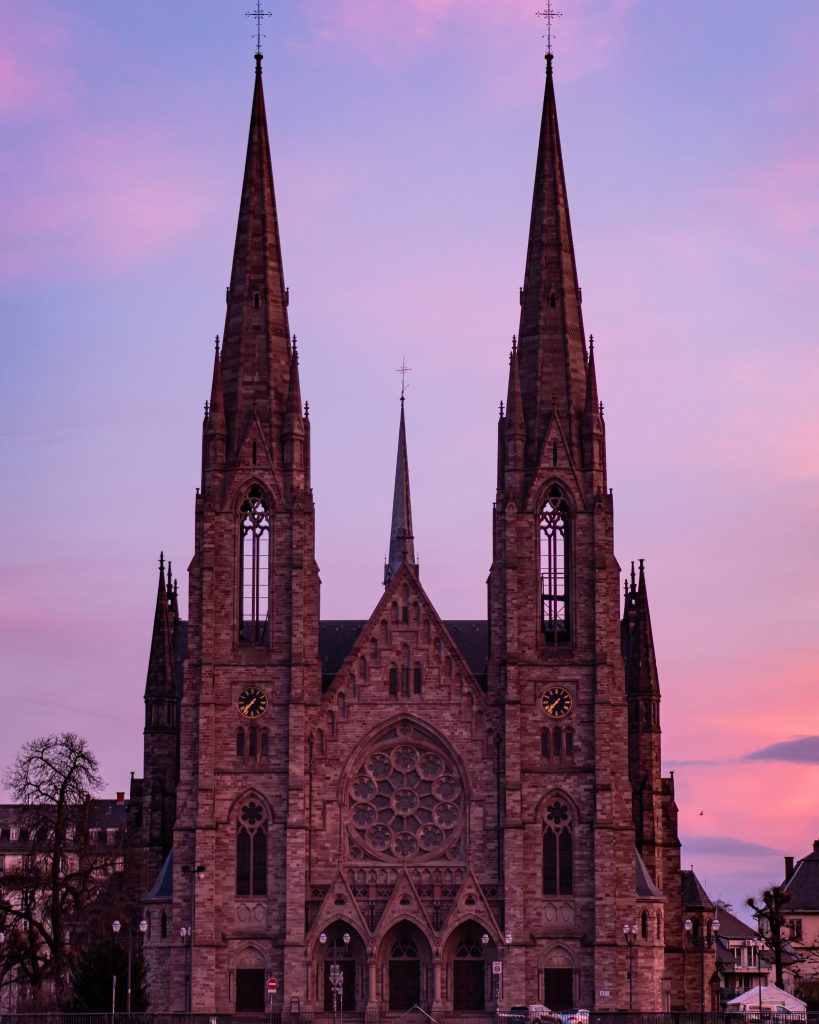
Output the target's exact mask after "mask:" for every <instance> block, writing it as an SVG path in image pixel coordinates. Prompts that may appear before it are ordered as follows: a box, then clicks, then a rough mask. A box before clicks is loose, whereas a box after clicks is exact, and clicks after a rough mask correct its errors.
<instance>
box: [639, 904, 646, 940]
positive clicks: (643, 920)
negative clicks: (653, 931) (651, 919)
mask: <svg viewBox="0 0 819 1024" xmlns="http://www.w3.org/2000/svg"><path fill="white" fill-rule="evenodd" d="M640 937H641V938H643V939H647V938H648V911H647V910H644V911H643V912H642V914H641V915H640Z"/></svg>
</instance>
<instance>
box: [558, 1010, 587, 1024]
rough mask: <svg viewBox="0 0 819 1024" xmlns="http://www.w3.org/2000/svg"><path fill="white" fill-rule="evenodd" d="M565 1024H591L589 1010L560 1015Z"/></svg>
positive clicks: (567, 1012)
mask: <svg viewBox="0 0 819 1024" xmlns="http://www.w3.org/2000/svg"><path fill="white" fill-rule="evenodd" d="M560 1019H561V1020H562V1021H563V1024H589V1011H588V1010H564V1011H563V1013H561V1014H560Z"/></svg>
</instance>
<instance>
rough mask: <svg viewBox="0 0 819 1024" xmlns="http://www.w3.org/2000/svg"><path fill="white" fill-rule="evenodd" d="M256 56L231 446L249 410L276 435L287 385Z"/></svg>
mask: <svg viewBox="0 0 819 1024" xmlns="http://www.w3.org/2000/svg"><path fill="white" fill-rule="evenodd" d="M255 59H256V80H255V86H254V90H253V107H252V112H251V117H250V131H249V134H248V143H247V159H246V161H245V173H244V181H243V183H242V198H241V202H240V205H239V220H238V225H237V228H236V245H235V248H234V252H233V268H232V271H231V277H230V288H229V289H228V294H227V315H226V318H225V332H224V336H223V337H224V341H223V345H222V384H223V390H224V400H225V415H226V419H227V431H228V451H229V454H232V453H235V451H236V448H237V446H238V444H239V443H240V442H241V439H242V437H243V435H244V432H245V429H246V425H247V423H248V421H249V419H250V418H251V417H252V416H253V415H254V414H255V415H256V416H258V417H259V419H260V421H261V423H262V425H263V427H264V428H267V429H269V430H270V436H271V438H278V436H279V434H280V432H281V428H282V423H283V419H284V415H285V411H286V407H287V393H288V390H289V373H290V327H289V323H288V317H287V304H288V295H287V289H286V288H285V286H284V272H283V268H282V250H281V242H280V240H279V219H278V214H277V211H276V194H275V190H274V187H273V170H272V165H271V161H270V141H269V138H268V132H267V115H266V112H265V103H264V90H263V88H262V55H261V54H260V53H258V54H256V58H255Z"/></svg>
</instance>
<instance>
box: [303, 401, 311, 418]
mask: <svg viewBox="0 0 819 1024" xmlns="http://www.w3.org/2000/svg"><path fill="white" fill-rule="evenodd" d="M304 418H305V419H306V420H309V419H310V403H309V402H305V403H304Z"/></svg>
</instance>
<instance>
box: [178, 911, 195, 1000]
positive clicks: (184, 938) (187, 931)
mask: <svg viewBox="0 0 819 1024" xmlns="http://www.w3.org/2000/svg"><path fill="white" fill-rule="evenodd" d="M192 935H193V929H192V928H191V927H190V925H184V924H183V925H182V927H181V928H180V929H179V941H180V942H181V943H182V946H183V947H184V949H185V1013H188V1012H189V1010H190V1004H189V996H190V991H191V937H192Z"/></svg>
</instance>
